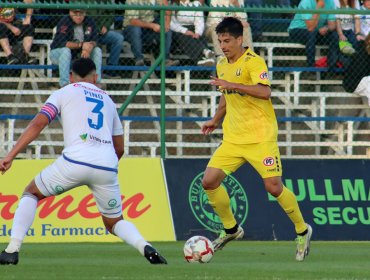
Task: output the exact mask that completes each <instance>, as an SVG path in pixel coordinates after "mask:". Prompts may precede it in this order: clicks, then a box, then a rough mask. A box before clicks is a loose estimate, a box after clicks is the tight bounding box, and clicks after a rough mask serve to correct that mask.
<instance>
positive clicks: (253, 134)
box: [217, 48, 278, 144]
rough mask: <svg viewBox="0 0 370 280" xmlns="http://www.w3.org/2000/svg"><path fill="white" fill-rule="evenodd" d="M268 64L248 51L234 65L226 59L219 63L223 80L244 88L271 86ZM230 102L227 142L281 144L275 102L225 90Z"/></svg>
mask: <svg viewBox="0 0 370 280" xmlns="http://www.w3.org/2000/svg"><path fill="white" fill-rule="evenodd" d="M267 71H268V70H267V66H266V63H265V61H264V60H263V59H262V57H260V56H259V55H257V54H256V53H254V52H253V51H251V50H250V49H249V48H248V49H246V51H245V52H244V54H243V55H242V56H241V57H240V58H239V59H238V60H237V61H236V62H234V63H232V64H230V63H228V60H227V58H226V57H223V58H222V59H221V60H220V61H219V62H218V64H217V76H218V78H219V79H222V80H226V81H228V82H232V83H239V84H244V85H256V84H263V85H268V86H270V81H269V78H268V72H267ZM221 92H222V93H223V95H224V97H225V100H226V115H225V117H224V121H223V123H222V127H223V133H224V136H223V139H224V141H227V142H230V143H234V144H251V143H260V142H267V141H275V142H276V141H277V131H278V127H277V121H276V116H275V112H274V108H273V106H272V103H271V100H270V99H268V100H265V99H259V98H255V97H252V96H249V95H248V94H244V93H240V92H238V91H227V90H222V89H221Z"/></svg>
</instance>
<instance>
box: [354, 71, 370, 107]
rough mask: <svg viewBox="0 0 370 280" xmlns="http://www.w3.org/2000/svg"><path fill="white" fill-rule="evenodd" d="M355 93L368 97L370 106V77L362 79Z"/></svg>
mask: <svg viewBox="0 0 370 280" xmlns="http://www.w3.org/2000/svg"><path fill="white" fill-rule="evenodd" d="M354 93H357V94H359V95H361V96H366V97H367V102H368V103H369V105H370V76H366V77H363V78H362V79H361V81H360V83H359V84H358V85H357V88H356V89H355V91H354Z"/></svg>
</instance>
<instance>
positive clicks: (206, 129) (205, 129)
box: [201, 95, 226, 135]
mask: <svg viewBox="0 0 370 280" xmlns="http://www.w3.org/2000/svg"><path fill="white" fill-rule="evenodd" d="M225 114H226V100H225V96H223V95H221V98H220V102H219V103H218V107H217V111H216V114H215V115H214V116H213V118H212V119H211V120H209V121H206V122H205V123H204V124H203V125H202V128H201V131H202V133H203V134H204V135H208V134H210V133H212V132H213V131H214V130H215V129H216V128H217V127H218V125H219V124H220V122H221V120H222V119H223V118H224V116H225Z"/></svg>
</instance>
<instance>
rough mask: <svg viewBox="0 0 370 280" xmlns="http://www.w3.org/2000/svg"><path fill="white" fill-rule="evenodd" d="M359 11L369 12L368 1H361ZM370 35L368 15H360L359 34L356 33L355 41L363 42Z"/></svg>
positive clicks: (369, 18) (369, 16)
mask: <svg viewBox="0 0 370 280" xmlns="http://www.w3.org/2000/svg"><path fill="white" fill-rule="evenodd" d="M361 10H367V11H369V10H370V0H363V3H362V6H361ZM369 33H370V14H367V15H360V32H358V33H356V39H357V40H365V37H366V36H367V35H368V34H369Z"/></svg>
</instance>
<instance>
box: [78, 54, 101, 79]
mask: <svg viewBox="0 0 370 280" xmlns="http://www.w3.org/2000/svg"><path fill="white" fill-rule="evenodd" d="M93 71H96V66H95V63H94V61H92V59H90V58H79V59H76V60H75V61H74V62H73V64H72V72H73V73H75V74H77V75H78V76H80V77H81V78H85V77H86V76H87V75H89V74H90V73H91V72H93Z"/></svg>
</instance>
